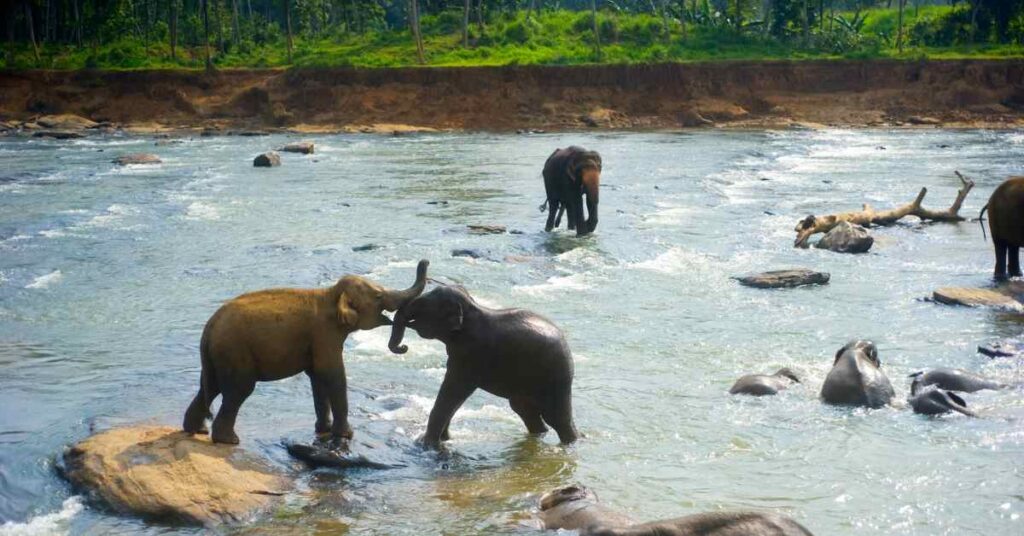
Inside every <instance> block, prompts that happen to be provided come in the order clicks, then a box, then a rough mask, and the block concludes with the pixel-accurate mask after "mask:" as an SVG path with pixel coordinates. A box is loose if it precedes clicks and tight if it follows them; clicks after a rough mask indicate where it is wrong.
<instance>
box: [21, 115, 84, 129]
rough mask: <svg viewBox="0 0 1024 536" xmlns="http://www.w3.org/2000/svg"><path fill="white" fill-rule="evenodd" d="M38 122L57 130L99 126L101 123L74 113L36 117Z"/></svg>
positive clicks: (44, 126)
mask: <svg viewBox="0 0 1024 536" xmlns="http://www.w3.org/2000/svg"><path fill="white" fill-rule="evenodd" d="M36 123H37V124H39V126H41V127H43V128H52V129H55V130H80V129H83V128H96V127H98V126H99V123H97V122H95V121H93V120H91V119H86V118H85V117H82V116H80V115H74V114H60V115H44V116H42V117H40V118H38V119H36Z"/></svg>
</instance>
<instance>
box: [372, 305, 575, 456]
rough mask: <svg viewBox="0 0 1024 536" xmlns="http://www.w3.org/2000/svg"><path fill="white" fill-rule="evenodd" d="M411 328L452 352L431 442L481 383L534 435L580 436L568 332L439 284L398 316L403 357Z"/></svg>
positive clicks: (396, 348) (394, 344) (396, 335)
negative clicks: (505, 401)
mask: <svg viewBox="0 0 1024 536" xmlns="http://www.w3.org/2000/svg"><path fill="white" fill-rule="evenodd" d="M406 327H410V328H412V329H413V330H414V331H416V333H418V334H419V336H420V337H423V338H425V339H437V340H439V341H441V342H443V343H444V344H445V347H446V349H447V351H448V364H447V370H446V372H445V375H444V380H443V381H442V382H441V389H440V391H439V392H438V394H437V400H436V401H435V402H434V407H433V408H432V409H431V410H430V418H429V420H428V422H427V431H426V433H425V434H424V436H423V443H424V444H426V445H427V446H431V447H436V446H438V445H439V444H440V442H441V441H444V440H446V439H448V425H449V423H450V422H451V419H452V416H453V415H454V414H455V411H456V410H458V409H459V407H460V406H462V404H463V403H464V402H465V401H466V399H468V398H469V396H470V395H471V394H473V391H475V390H476V389H477V388H480V389H483V390H485V391H487V392H489V393H491V394H494V395H496V396H500V397H502V398H506V399H508V401H509V404H510V405H511V406H512V410H513V411H515V412H516V414H517V415H519V417H520V418H521V419H522V420H523V423H524V424H525V425H526V428H527V429H528V430H529V431H530V433H531V434H542V433H544V432H547V426H545V424H544V423H545V422H546V423H547V424H549V425H551V427H552V428H554V429H555V431H556V432H558V438H559V440H561V442H562V443H572V442H573V441H575V440H576V437H577V432H576V425H575V424H574V423H573V418H572V380H573V362H572V354H571V353H570V352H569V345H568V343H566V341H565V337H564V336H563V335H562V331H561V330H559V329H558V327H556V326H555V325H554V324H552V323H551V322H549V321H548V320H547V319H545V318H543V317H541V316H540V315H537V314H534V313H532V312H530V311H526V310H523V309H497V310H496V309H488V308H486V307H483V306H481V305H479V304H477V303H476V302H475V301H473V298H472V297H470V295H469V293H467V292H466V291H465V290H464V289H462V288H457V287H451V286H447V285H444V286H439V287H437V288H435V289H434V290H431V291H430V292H427V293H426V294H423V295H422V296H420V297H418V298H416V299H413V300H412V301H410V302H409V303H408V304H406V305H405V306H404V307H402V308H401V309H399V310H398V312H397V313H395V321H394V325H393V326H392V327H391V329H392V331H391V340H390V342H389V343H388V347H389V348H390V349H391V351H392V352H395V353H397V354H401V353H405V352H406V351H407V350H408V348H407V347H405V346H403V345H402V339H403V337H404V336H405V329H406Z"/></svg>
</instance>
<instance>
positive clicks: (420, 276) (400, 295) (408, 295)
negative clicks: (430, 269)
mask: <svg viewBox="0 0 1024 536" xmlns="http://www.w3.org/2000/svg"><path fill="white" fill-rule="evenodd" d="M427 266H430V262H429V261H427V260H426V259H424V260H421V261H420V263H419V264H418V265H417V266H416V282H415V283H413V285H412V286H411V287H409V288H407V289H405V290H389V291H387V292H386V293H385V294H384V309H386V310H388V311H397V310H398V309H399V308H400V307H402V306H403V305H405V303H406V302H408V301H409V300H411V299H413V298H415V297H416V296H419V295H420V293H422V292H423V288H424V287H426V286H427Z"/></svg>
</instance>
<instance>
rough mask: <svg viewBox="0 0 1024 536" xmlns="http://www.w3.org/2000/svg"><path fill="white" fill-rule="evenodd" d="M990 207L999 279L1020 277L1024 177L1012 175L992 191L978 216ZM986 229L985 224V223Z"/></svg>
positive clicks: (1023, 232)
mask: <svg viewBox="0 0 1024 536" xmlns="http://www.w3.org/2000/svg"><path fill="white" fill-rule="evenodd" d="M986 210H987V211H988V228H989V230H990V231H992V243H993V245H994V246H995V250H996V268H995V273H994V276H995V278H996V279H997V280H1002V279H1006V276H1007V261H1009V275H1010V277H1020V276H1021V271H1020V248H1021V247H1024V177H1010V178H1009V179H1007V180H1006V181H1004V182H1003V183H1002V184H1000V185H999V187H998V188H996V189H995V191H994V192H992V197H989V198H988V203H986V204H985V206H984V207H982V209H981V213H980V214H978V219H979V220H980V219H981V216H982V215H983V214H985V211H986ZM981 229H982V232H983V233H984V230H985V227H984V224H982V228H981Z"/></svg>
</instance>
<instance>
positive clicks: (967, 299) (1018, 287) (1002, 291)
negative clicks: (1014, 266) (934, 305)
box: [932, 281, 1024, 312]
mask: <svg viewBox="0 0 1024 536" xmlns="http://www.w3.org/2000/svg"><path fill="white" fill-rule="evenodd" d="M932 298H933V299H934V300H935V301H937V302H939V303H944V304H946V305H966V306H968V307H996V308H999V309H1007V310H1011V311H1018V312H1024V301H1022V300H1024V282H1021V281H1011V282H1009V283H1004V284H1002V285H999V286H996V287H992V288H972V287H943V288H940V289H937V290H936V291H935V292H933V293H932Z"/></svg>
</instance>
